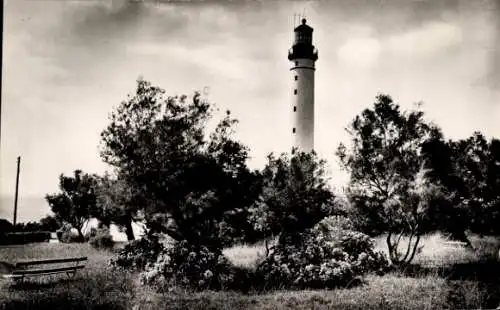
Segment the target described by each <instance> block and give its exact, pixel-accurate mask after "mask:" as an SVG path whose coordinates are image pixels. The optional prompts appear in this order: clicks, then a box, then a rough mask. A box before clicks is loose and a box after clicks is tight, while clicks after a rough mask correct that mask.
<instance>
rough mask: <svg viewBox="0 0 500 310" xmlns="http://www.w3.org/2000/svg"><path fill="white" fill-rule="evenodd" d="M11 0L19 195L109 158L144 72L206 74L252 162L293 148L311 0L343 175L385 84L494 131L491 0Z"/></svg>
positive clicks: (5, 112) (159, 77)
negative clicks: (296, 29) (292, 52)
mask: <svg viewBox="0 0 500 310" xmlns="http://www.w3.org/2000/svg"><path fill="white" fill-rule="evenodd" d="M5 2H6V4H5V9H4V14H5V15H4V43H3V44H4V45H3V46H4V54H3V72H2V74H3V76H2V78H3V80H2V82H3V87H2V90H3V93H2V115H1V120H2V122H1V131H2V132H1V151H0V156H1V163H0V169H1V171H0V176H1V183H0V186H1V187H0V194H1V195H3V196H6V195H13V194H14V190H15V175H16V157H17V156H18V155H21V156H22V174H21V184H20V199H23V197H28V196H37V197H43V195H45V194H46V193H49V192H54V191H57V184H58V175H59V174H60V173H71V171H73V170H74V169H77V168H78V169H83V170H84V171H86V172H96V173H101V172H102V171H104V170H105V169H106V167H105V166H104V164H103V163H102V162H101V160H100V158H99V154H98V149H97V147H98V143H99V134H100V132H101V131H102V130H103V129H104V127H105V126H106V124H107V122H108V119H107V117H108V113H109V112H110V111H112V109H113V106H116V105H118V104H119V103H120V102H121V101H122V100H124V99H126V95H127V94H129V93H131V92H133V91H134V87H135V81H136V79H137V78H138V77H139V76H143V77H144V78H145V79H146V80H150V81H151V82H152V83H153V84H155V85H158V86H161V87H162V88H165V89H166V91H167V93H168V94H172V95H173V94H183V93H185V94H192V92H193V91H194V90H202V89H203V88H204V87H205V86H208V87H209V94H208V99H209V100H211V101H213V102H215V103H216V104H217V106H218V107H220V108H221V109H230V110H231V111H232V112H233V116H235V117H237V118H238V119H239V120H240V124H239V126H238V128H237V130H238V138H239V139H241V140H242V141H243V142H244V143H245V144H247V145H248V146H249V147H250V148H251V156H252V157H253V158H252V161H251V166H252V167H260V166H262V164H263V163H264V159H265V156H266V154H267V153H269V152H282V151H288V150H289V147H290V145H291V142H292V141H291V123H290V120H291V115H290V112H291V109H290V93H291V92H290V85H289V82H290V80H291V79H290V77H289V76H288V75H289V74H290V71H289V62H288V60H287V50H288V49H289V48H290V46H291V43H292V35H293V15H294V13H297V12H303V11H304V10H305V13H306V16H307V19H308V24H310V25H311V26H312V27H313V28H314V38H313V40H314V44H315V45H316V47H317V48H318V49H319V60H318V61H317V63H316V67H317V70H316V100H315V105H316V132H315V147H316V149H317V151H318V152H319V153H320V155H321V156H322V157H324V158H326V159H328V160H330V162H331V167H332V176H333V179H334V181H335V182H336V183H337V184H341V183H342V180H345V178H344V177H343V176H342V174H341V173H340V172H338V170H337V169H338V167H337V164H336V159H335V156H334V152H335V149H336V147H337V146H338V143H339V142H341V141H345V139H346V136H345V133H344V128H345V126H346V125H347V124H348V122H349V121H350V120H351V119H352V118H353V117H354V116H355V115H356V114H357V113H359V112H360V111H361V110H362V109H364V108H366V107H368V106H369V105H370V104H371V103H372V102H373V100H374V97H375V96H376V95H377V93H387V94H390V95H391V96H392V97H393V98H394V99H395V101H396V102H398V103H399V104H400V105H401V106H402V107H403V108H405V109H407V108H412V107H413V106H414V103H416V102H419V101H422V102H424V105H423V107H422V109H423V110H424V111H425V112H426V115H427V118H428V119H429V120H431V121H434V122H436V123H437V124H438V125H440V126H441V128H442V129H443V131H444V133H445V135H446V137H447V138H453V139H457V138H463V137H467V136H469V135H470V134H472V132H473V131H474V130H480V131H482V132H483V133H484V134H486V135H487V136H488V137H492V136H496V137H499V136H500V91H499V89H500V56H499V54H500V50H499V48H500V47H499V46H500V5H499V2H498V1H496V0H485V1H482V0H477V1H468V0H464V1H446V0H443V1H416V0H414V1H412V0H402V1H396V0H392V1H375V0H373V1H368V0H366V1H360V0H356V1H352V0H350V1H347V0H345V1H308V2H296V1H294V2H288V1H270V2H269V3H264V4H258V3H257V2H249V1H245V2H247V3H248V2H249V3H250V4H231V5H229V4H225V5H224V4H204V5H200V4H195V3H188V4H185V5H178V4H177V5H176V4H164V5H160V4H158V3H156V4H154V3H153V4H151V3H150V4H144V3H142V4H133V3H129V4H127V3H126V2H124V1H120V0H117V1H115V0H113V1H91V0H86V1H63V0H57V1H49V0H45V1H35V0H32V1H29V0H25V1H22V0H9V1H5ZM156 2H158V1H156ZM233 2H234V1H233ZM242 2H243V1H242ZM1 208H2V209H11V205H8V206H7V205H5V206H1ZM9 212H10V211H9ZM0 213H1V212H0Z"/></svg>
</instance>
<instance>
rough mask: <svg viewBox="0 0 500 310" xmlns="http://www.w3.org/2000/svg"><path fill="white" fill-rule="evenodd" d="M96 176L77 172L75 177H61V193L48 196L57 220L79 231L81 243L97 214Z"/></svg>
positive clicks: (62, 175)
mask: <svg viewBox="0 0 500 310" xmlns="http://www.w3.org/2000/svg"><path fill="white" fill-rule="evenodd" d="M96 186H97V183H96V176H95V175H90V174H87V173H83V172H82V171H81V170H75V171H74V176H73V177H71V176H68V177H67V176H64V174H61V175H60V176H59V189H60V190H61V193H58V194H52V195H46V196H45V199H46V200H47V202H48V203H49V206H50V208H51V210H52V212H53V213H54V214H55V216H56V219H57V220H59V221H64V222H66V223H69V224H70V225H71V226H72V227H73V228H75V229H76V230H77V231H78V238H79V240H80V241H83V240H84V237H83V233H82V229H83V227H84V226H85V224H86V223H87V222H88V220H89V219H90V218H91V217H92V215H93V214H95V213H96V203H97V201H96V200H97V197H96V193H95V190H96Z"/></svg>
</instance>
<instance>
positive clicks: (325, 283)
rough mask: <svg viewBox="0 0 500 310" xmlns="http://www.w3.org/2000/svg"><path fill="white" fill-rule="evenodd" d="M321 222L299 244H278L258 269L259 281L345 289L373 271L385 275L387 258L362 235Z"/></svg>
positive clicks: (269, 283)
mask: <svg viewBox="0 0 500 310" xmlns="http://www.w3.org/2000/svg"><path fill="white" fill-rule="evenodd" d="M329 221H331V219H329V218H327V219H325V220H323V221H321V222H320V223H319V224H317V225H316V226H315V227H313V228H312V229H310V230H308V231H306V232H303V233H301V234H300V238H299V239H295V240H300V242H295V243H286V244H283V243H278V244H277V245H275V246H274V247H273V248H272V251H271V254H270V256H268V257H267V258H266V260H264V261H263V262H262V263H261V264H260V265H259V267H258V268H257V273H258V276H259V277H260V279H261V280H262V281H264V282H266V283H267V284H268V285H269V286H271V287H276V286H280V285H282V286H287V287H297V288H304V287H312V288H324V287H327V288H332V287H338V286H345V285H348V284H349V283H353V281H356V280H359V277H360V276H362V275H363V274H365V273H367V272H370V271H377V272H383V271H384V270H385V268H386V267H387V266H388V261H387V259H386V257H385V255H384V254H383V253H381V252H376V251H375V250H374V244H373V241H372V240H371V239H370V238H369V237H368V236H367V235H365V234H362V233H360V232H355V231H350V230H345V229H339V228H334V229H333V228H332V229H327V228H328V223H329Z"/></svg>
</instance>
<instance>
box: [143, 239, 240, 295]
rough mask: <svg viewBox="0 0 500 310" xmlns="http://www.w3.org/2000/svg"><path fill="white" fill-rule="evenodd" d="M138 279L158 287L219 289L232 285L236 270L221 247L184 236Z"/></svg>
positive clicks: (232, 286)
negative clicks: (187, 239) (190, 241)
mask: <svg viewBox="0 0 500 310" xmlns="http://www.w3.org/2000/svg"><path fill="white" fill-rule="evenodd" d="M141 279H142V281H143V283H144V284H148V285H152V286H154V287H156V288H158V289H160V290H165V289H169V288H173V287H175V286H177V287H184V288H189V289H194V290H206V289H212V290H220V289H232V288H235V280H236V279H237V273H236V271H235V269H234V268H233V266H232V265H231V264H230V262H229V261H228V260H227V258H226V257H225V256H224V255H223V254H222V251H219V250H215V251H213V250H212V249H210V248H208V247H206V246H193V245H190V244H189V243H188V242H187V241H184V240H183V241H181V242H177V243H176V244H175V245H174V246H173V247H171V248H167V249H166V250H165V251H164V252H162V253H161V254H160V255H159V256H158V260H157V261H156V262H155V263H154V264H153V265H151V266H149V267H148V268H147V270H146V271H145V272H144V273H143V274H142V278H141Z"/></svg>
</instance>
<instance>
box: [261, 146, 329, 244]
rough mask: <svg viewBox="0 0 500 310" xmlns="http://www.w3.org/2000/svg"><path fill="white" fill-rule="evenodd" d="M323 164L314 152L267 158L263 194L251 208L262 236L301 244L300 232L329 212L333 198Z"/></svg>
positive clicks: (271, 155) (282, 242) (263, 172)
mask: <svg viewBox="0 0 500 310" xmlns="http://www.w3.org/2000/svg"><path fill="white" fill-rule="evenodd" d="M325 165H326V163H325V161H323V160H320V159H318V157H317V155H316V154H315V153H314V152H311V153H304V152H296V153H295V154H294V155H293V156H292V157H291V158H290V157H288V156H287V155H286V154H281V156H279V157H278V158H276V157H274V155H273V154H270V155H269V156H268V163H267V165H266V167H265V168H264V169H263V171H262V177H263V189H262V193H261V195H260V197H259V199H258V201H257V202H256V204H255V206H254V208H253V214H254V217H253V221H254V223H255V225H256V226H258V229H259V230H261V231H262V234H263V235H264V236H266V237H269V236H272V235H278V236H279V242H280V243H281V244H286V243H289V242H292V243H296V242H300V238H301V233H302V232H303V231H305V230H307V229H309V228H312V227H313V226H314V225H315V224H317V223H318V222H319V221H321V220H322V219H323V218H324V217H326V216H328V215H330V214H331V213H332V208H333V202H334V195H333V193H332V191H331V190H330V189H329V188H328V185H327V184H328V183H327V182H328V180H327V178H326V169H325Z"/></svg>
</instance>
